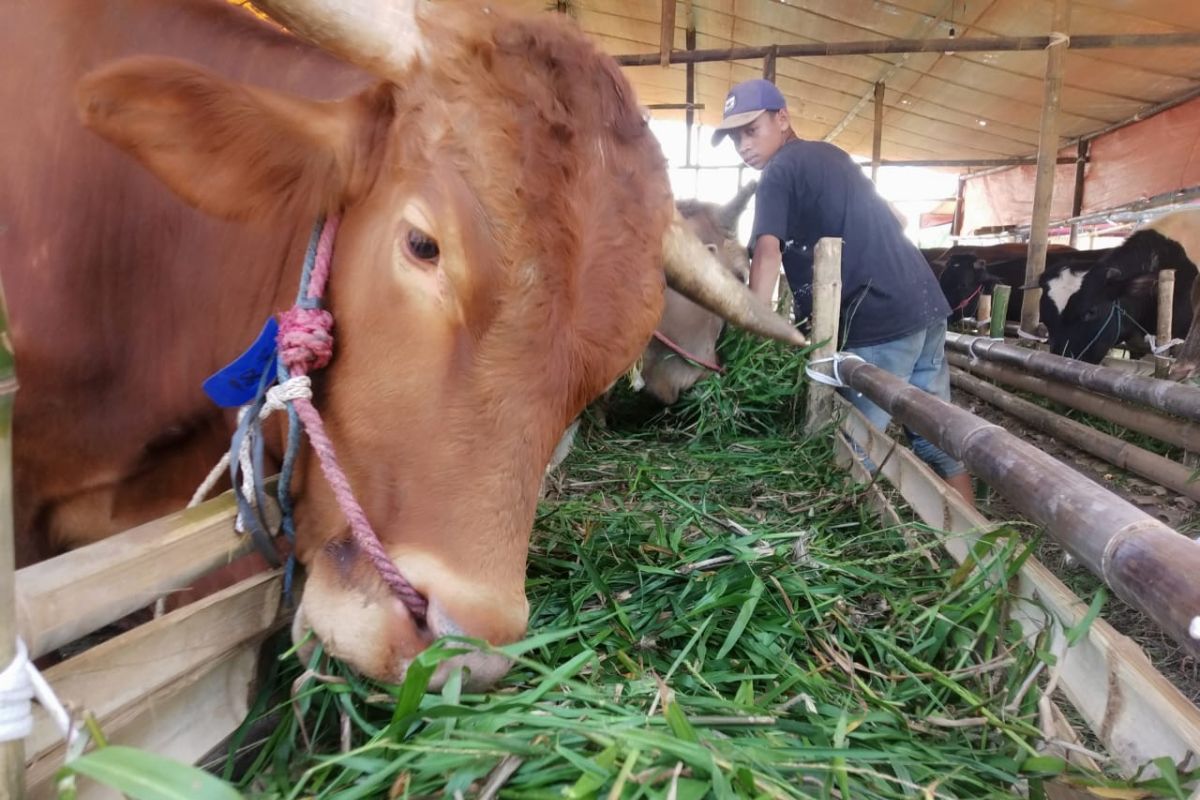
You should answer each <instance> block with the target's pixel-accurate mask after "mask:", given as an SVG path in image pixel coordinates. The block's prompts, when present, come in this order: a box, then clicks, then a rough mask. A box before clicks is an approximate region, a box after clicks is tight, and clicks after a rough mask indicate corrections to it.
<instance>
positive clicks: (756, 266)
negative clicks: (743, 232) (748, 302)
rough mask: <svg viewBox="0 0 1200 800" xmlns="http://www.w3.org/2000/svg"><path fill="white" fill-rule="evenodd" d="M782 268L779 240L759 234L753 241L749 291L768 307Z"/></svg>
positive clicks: (767, 234) (781, 252)
mask: <svg viewBox="0 0 1200 800" xmlns="http://www.w3.org/2000/svg"><path fill="white" fill-rule="evenodd" d="M782 267H783V251H782V250H781V249H780V247H779V239H777V238H776V237H774V236H772V235H771V234H769V233H764V234H760V235H759V237H758V239H756V240H755V241H754V258H753V259H751V261H750V291H751V292H753V293H754V296H755V297H757V298H758V299H759V300H761V301H763V303H765V304H766V305H768V306H769V305H771V293H772V292H774V291H775V284H776V282H777V281H778V280H779V270H780V269H781V268H782Z"/></svg>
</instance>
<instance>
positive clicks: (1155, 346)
mask: <svg viewBox="0 0 1200 800" xmlns="http://www.w3.org/2000/svg"><path fill="white" fill-rule="evenodd" d="M1146 344H1147V345H1149V347H1150V352H1151V353H1153V354H1154V355H1156V356H1161V355H1162V354H1164V353H1166V352H1167V351H1168V350H1170V349H1171V348H1172V347H1174V346H1175V345H1177V344H1183V339H1171V340H1170V341H1168V342H1166V343H1165V344H1159V343H1158V338H1157V337H1156V336H1155V335H1154V334H1152V333H1147V334H1146Z"/></svg>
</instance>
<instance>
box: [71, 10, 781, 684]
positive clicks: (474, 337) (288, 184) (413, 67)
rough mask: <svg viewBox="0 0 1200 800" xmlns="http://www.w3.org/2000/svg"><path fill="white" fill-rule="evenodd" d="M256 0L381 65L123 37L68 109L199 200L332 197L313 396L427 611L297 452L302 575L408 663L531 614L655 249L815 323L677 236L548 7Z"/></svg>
mask: <svg viewBox="0 0 1200 800" xmlns="http://www.w3.org/2000/svg"><path fill="white" fill-rule="evenodd" d="M258 5H260V6H262V7H265V8H266V9H267V10H268V12H270V13H272V14H274V15H275V16H276V17H277V19H279V20H280V21H282V22H283V23H284V24H286V25H287V26H288V27H289V29H291V30H293V31H294V32H297V33H298V34H300V35H302V36H305V37H307V38H310V39H312V40H313V41H314V42H315V43H317V44H319V45H321V46H323V47H325V48H327V49H329V50H331V51H332V52H334V53H335V54H337V55H340V56H342V57H344V58H346V59H347V60H350V61H353V62H355V63H357V64H359V65H360V66H362V67H364V68H366V69H368V70H369V71H371V72H372V73H373V74H374V75H376V76H378V77H379V78H380V79H381V82H380V83H379V84H378V85H376V86H375V87H374V88H371V89H369V90H368V91H365V92H364V93H362V94H360V95H358V96H355V97H351V98H348V99H345V100H341V101H338V102H327V103H319V102H313V101H308V100H303V99H299V98H296V97H291V96H285V95H282V94H279V93H275V92H270V91H265V90H262V89H258V88H254V87H251V86H246V85H242V84H236V83H230V82H227V81H224V80H222V79H220V78H218V77H215V76H213V75H211V74H208V73H206V72H203V71H201V70H199V69H197V68H195V67H192V66H189V65H187V64H184V63H181V62H176V61H169V60H165V59H136V60H131V61H125V62H118V63H116V64H113V65H109V66H107V67H105V68H102V69H101V70H99V71H98V72H96V73H93V74H92V75H90V76H89V77H88V78H86V79H85V80H84V81H83V83H82V84H81V87H80V89H79V101H80V107H81V109H82V114H83V118H84V120H85V122H86V124H88V125H89V126H91V127H92V128H93V129H94V130H96V131H97V132H99V133H100V134H101V135H103V136H105V137H106V138H108V139H110V140H111V141H113V142H115V143H116V144H118V145H119V146H121V147H123V148H124V149H125V150H127V151H128V152H130V153H131V154H133V155H134V156H135V157H136V158H138V159H139V160H140V161H142V162H143V163H144V164H145V165H146V166H147V167H148V168H149V169H150V170H151V171H152V172H153V173H155V174H156V175H157V176H158V177H159V178H160V179H161V180H162V181H163V182H165V183H166V184H167V185H168V186H169V187H170V188H172V189H173V190H174V191H176V192H177V193H178V194H179V195H181V196H182V197H183V198H184V199H185V200H187V201H188V202H190V203H192V204H193V205H195V206H197V207H199V208H201V209H203V210H205V211H207V212H209V213H211V214H214V215H218V216H221V217H224V218H230V219H253V220H266V221H268V222H270V223H271V224H274V225H276V226H286V229H290V230H296V231H298V232H301V233H300V234H299V235H301V236H302V235H303V233H302V232H303V231H304V230H305V229H306V228H308V226H309V225H310V223H311V220H312V218H313V217H314V216H315V215H316V214H318V213H321V212H336V213H340V215H341V218H342V222H341V229H340V233H339V235H338V240H337V242H336V244H335V250H334V258H333V265H332V276H331V281H330V285H329V289H328V292H327V297H326V301H327V306H328V307H329V308H330V310H331V311H332V312H333V314H334V316H335V318H336V325H335V331H334V333H335V336H336V341H337V344H336V350H335V355H334V360H333V362H332V363H331V364H330V366H329V367H328V368H327V369H326V370H325V371H324V372H323V373H321V374H320V376H319V379H318V385H317V386H316V389H315V398H314V403H315V404H316V406H317V407H318V408H319V409H320V410H321V412H322V413H323V415H324V417H325V420H326V427H327V429H328V432H329V434H330V437H331V439H332V440H333V442H334V444H335V446H336V447H337V449H338V455H339V457H340V460H341V462H342V465H343V467H344V468H345V471H346V473H347V475H348V477H349V481H350V484H351V486H352V487H353V489H354V491H355V493H356V495H357V498H358V500H359V502H360V503H361V504H362V506H363V508H364V510H365V512H366V515H367V517H368V518H369V519H370V520H371V522H372V524H373V526H374V528H375V530H376V532H377V533H378V535H379V538H380V540H381V541H382V544H383V546H384V548H385V549H386V551H387V553H388V555H389V556H390V557H391V558H392V559H393V560H394V561H395V563H396V564H397V566H398V567H399V569H400V571H401V572H402V573H403V574H404V576H405V577H406V578H407V579H408V580H409V581H410V582H411V583H412V584H413V585H414V586H415V587H416V588H417V589H418V590H419V591H420V592H421V593H422V594H423V595H424V596H425V597H426V598H427V600H428V614H427V616H426V617H425V618H424V619H420V618H416V617H414V616H413V615H412V614H410V613H409V612H408V610H407V609H406V608H405V607H404V605H403V604H402V603H401V602H400V601H399V600H398V599H397V598H395V597H393V596H392V595H391V594H390V593H389V591H388V590H387V589H386V588H385V587H384V585H383V584H382V583H381V581H380V579H379V577H378V576H377V574H376V573H375V571H374V570H373V569H372V566H371V565H370V564H369V563H368V562H367V559H366V558H364V554H363V553H361V552H360V551H359V550H358V548H357V547H356V546H355V545H354V544H353V543H352V540H351V539H350V538H349V537H348V535H347V523H346V522H345V520H344V519H343V518H342V515H341V514H340V513H339V512H338V511H337V507H336V505H335V503H334V498H333V496H332V492H331V490H330V489H329V488H328V487H327V485H326V484H325V481H324V480H323V478H322V477H321V476H320V474H319V470H317V469H316V468H315V466H314V465H313V464H312V463H302V464H301V472H300V476H299V481H298V489H297V494H298V495H299V501H300V502H299V505H298V507H297V528H298V540H297V552H298V555H299V558H300V560H301V561H302V562H303V563H304V564H305V565H306V567H307V574H308V578H307V583H306V587H305V593H304V598H303V601H302V604H301V607H300V609H299V610H298V612H297V615H296V625H297V629H298V630H303V629H305V628H311V629H312V630H313V631H314V632H315V633H316V634H317V635H318V636H319V637H320V639H322V640H323V641H324V643H325V645H326V647H327V650H328V651H329V652H331V653H333V654H334V655H336V656H339V657H341V658H343V659H345V660H346V661H348V662H349V663H350V664H352V665H353V666H354V667H356V668H358V669H359V670H361V671H363V672H365V673H367V674H369V675H371V676H373V677H376V678H379V679H383V680H398V679H400V678H402V677H403V675H404V674H405V671H406V669H407V666H408V664H409V663H411V660H412V659H413V657H414V656H416V655H417V654H418V653H419V652H420V651H421V650H422V649H423V648H425V647H426V646H427V645H428V644H429V643H430V642H431V641H432V640H433V639H434V638H436V637H438V636H440V635H445V634H461V635H465V636H470V637H477V638H480V639H485V640H487V641H489V642H491V643H494V644H503V643H507V642H511V641H514V640H516V639H518V638H520V637H521V636H522V635H523V634H524V631H525V626H526V621H527V603H526V600H525V594H524V574H525V562H526V549H527V545H528V540H529V535H530V530H531V527H532V522H533V517H534V512H535V505H536V501H537V496H538V489H539V484H540V479H541V476H542V472H543V469H544V468H545V466H546V463H547V461H548V460H549V458H550V455H551V451H552V449H553V447H554V444H555V442H556V441H557V440H558V438H559V436H560V435H561V434H562V432H563V429H564V428H565V427H566V426H567V424H568V423H569V422H570V421H571V420H572V419H573V418H574V417H575V416H576V415H577V414H578V413H579V412H580V410H581V409H582V408H583V406H584V405H585V404H586V403H587V402H589V401H590V400H591V399H593V398H594V397H596V396H597V395H598V394H599V393H600V392H601V391H603V390H604V389H605V387H607V386H608V385H609V384H611V383H612V381H614V380H615V379H616V378H617V377H618V376H619V375H620V374H621V373H622V372H623V371H624V370H625V369H626V368H627V367H628V366H629V365H630V364H631V363H632V362H633V361H634V360H635V359H636V357H637V356H638V354H639V353H640V352H641V350H642V348H643V347H644V346H645V344H646V342H647V340H648V339H649V338H650V335H651V332H652V331H653V330H654V327H655V324H656V323H657V322H658V319H659V316H660V313H661V308H662V293H663V283H664V280H663V278H664V266H665V271H666V275H667V279H668V280H669V281H671V282H672V285H675V286H677V287H679V288H680V289H681V290H682V291H685V292H687V293H688V294H689V295H690V296H693V297H695V298H697V299H701V300H702V301H703V302H706V303H707V304H708V305H709V306H710V307H715V308H717V309H719V310H720V311H721V313H723V314H724V315H726V316H727V317H728V318H729V319H731V320H732V321H736V322H738V323H739V324H743V325H746V326H748V327H751V328H756V329H757V330H759V331H771V332H772V335H775V336H777V337H778V338H781V339H784V340H787V341H792V342H795V343H803V340H802V339H801V338H799V337H798V334H796V333H795V332H794V331H793V330H792V329H791V327H790V326H788V325H787V324H786V322H784V321H783V320H781V319H779V318H778V317H776V316H775V315H773V314H771V313H770V311H769V309H766V308H763V307H762V306H761V305H758V304H756V303H755V301H754V298H753V297H752V296H750V295H749V293H748V291H744V290H743V291H742V293H741V294H740V295H739V294H737V291H738V289H739V288H740V285H739V284H738V282H737V281H736V280H734V279H733V278H731V277H729V276H728V274H727V273H726V272H725V271H724V270H723V269H722V268H721V267H720V265H718V264H717V263H716V261H715V259H713V258H712V256H711V254H710V253H708V251H706V250H705V249H704V247H703V246H702V245H701V244H700V242H699V241H698V240H696V238H695V237H694V236H691V235H687V233H686V231H685V230H684V228H683V226H682V223H681V221H680V220H679V219H678V217H677V215H676V214H675V212H674V210H673V207H672V202H671V196H670V190H669V185H668V181H667V175H666V166H665V161H664V159H663V156H662V154H661V151H660V149H659V146H658V145H657V143H656V142H655V140H654V139H653V137H652V136H651V134H650V131H649V129H648V126H647V125H646V123H645V120H644V119H643V117H642V114H641V112H640V110H639V108H638V107H637V106H636V104H635V102H634V99H633V95H632V91H631V88H630V86H629V84H628V82H627V81H626V80H625V78H624V77H623V76H622V74H621V73H620V71H619V69H618V68H617V66H616V64H615V63H614V62H613V61H612V60H611V59H609V58H607V57H605V56H603V55H602V54H600V53H599V52H597V50H596V49H595V48H594V47H593V46H592V45H591V44H590V42H588V41H587V40H586V39H585V38H584V37H583V35H582V34H581V33H579V32H578V31H577V30H576V29H575V28H574V27H573V26H572V25H571V24H570V23H569V22H568V21H566V20H563V19H561V18H560V16H559V15H550V14H546V15H540V16H537V17H535V18H531V19H524V20H521V19H514V18H512V17H510V16H509V15H508V14H506V13H504V12H503V11H502V10H501V9H498V8H495V7H492V6H489V5H486V4H483V3H476V2H469V3H467V2H464V3H455V2H445V3H438V4H437V5H436V6H433V5H429V6H426V4H425V3H423V2H420V0H410V1H409V2H403V0H400V1H398V2H394V3H390V4H387V5H386V6H382V5H381V6H380V7H376V6H375V5H374V4H372V3H367V2H356V1H355V0H309V1H308V2H288V1H287V0H278V1H275V0H272V2H260V3H258ZM202 266H203V265H197V267H198V269H199V268H200V267H202ZM262 268H263V269H264V270H269V271H270V273H269V274H265V275H263V276H258V278H259V283H258V286H259V287H260V289H262V290H263V291H264V297H274V298H278V297H280V296H282V293H275V294H272V292H273V291H274V289H275V287H277V286H279V285H280V284H285V285H286V284H290V285H293V286H294V285H295V274H296V273H295V272H291V271H294V270H298V265H297V264H294V263H292V264H264V265H262ZM198 277H200V276H198ZM234 290H237V289H235V288H231V291H234ZM272 302H277V299H276V300H272ZM279 310H281V309H280V308H279V307H275V308H264V313H269V312H274V311H279ZM756 320H757V322H756ZM457 663H458V664H461V665H465V666H466V667H467V668H468V670H469V677H468V685H471V686H476V687H479V686H484V685H486V684H488V683H489V682H491V681H493V680H494V679H495V678H497V677H498V676H499V675H501V674H502V673H503V672H504V671H505V670H506V669H507V662H506V660H505V659H503V658H499V657H495V656H489V655H485V654H482V653H471V654H468V655H464V656H461V657H460V658H459V659H458V661H457ZM449 667H450V665H443V670H442V671H441V672H440V673H439V675H438V676H436V677H435V684H436V683H437V682H438V681H440V680H443V679H444V677H445V675H446V674H447V672H448V669H449Z"/></svg>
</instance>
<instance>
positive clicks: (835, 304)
mask: <svg viewBox="0 0 1200 800" xmlns="http://www.w3.org/2000/svg"><path fill="white" fill-rule="evenodd" d="M812 289H813V312H812V341H813V342H816V343H818V346H817V348H816V349H815V350H813V354H812V356H811V358H812V360H814V361H815V360H816V359H819V358H830V357H832V356H833V355H834V354H835V353H836V352H837V338H838V322H839V318H840V316H841V313H842V240H841V239H835V238H830V237H824V238H821V239H818V240H817V246H816V248H815V249H814V251H813V287H812ZM833 393H834V389H833V387H832V386H826V385H824V384H821V383H816V382H814V381H810V382H809V384H808V416H807V418H806V420H807V421H806V425H805V428H806V430H807V431H808V432H809V433H810V434H811V433H815V432H816V431H819V430H820V429H821V428H823V427H825V425H826V424H827V423H828V422H829V421H830V419H831V418H832V417H833Z"/></svg>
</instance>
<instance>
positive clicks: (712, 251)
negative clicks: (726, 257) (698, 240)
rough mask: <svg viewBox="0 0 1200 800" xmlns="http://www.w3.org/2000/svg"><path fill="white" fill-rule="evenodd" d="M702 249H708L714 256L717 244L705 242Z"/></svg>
mask: <svg viewBox="0 0 1200 800" xmlns="http://www.w3.org/2000/svg"><path fill="white" fill-rule="evenodd" d="M704 249H706V250H708V252H710V253H712V254H713V255H714V256H715V255H716V254H717V252H718V251H717V246H716V245H715V244H706V245H704Z"/></svg>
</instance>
